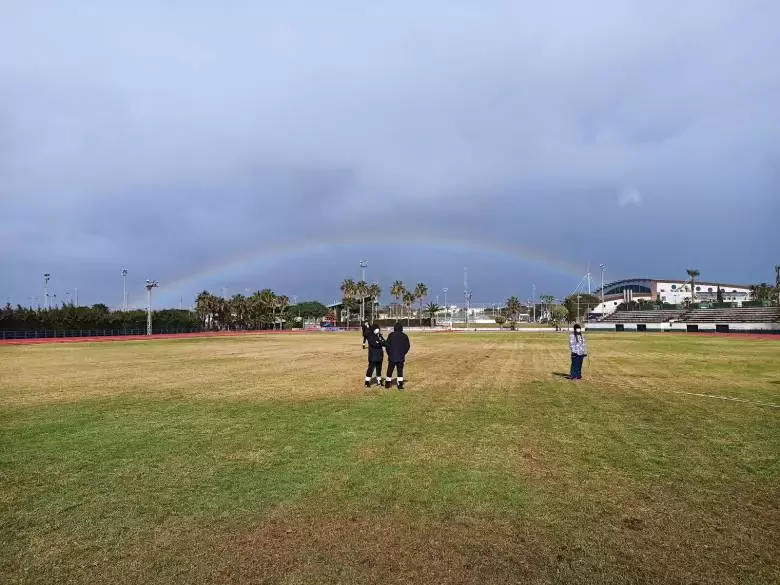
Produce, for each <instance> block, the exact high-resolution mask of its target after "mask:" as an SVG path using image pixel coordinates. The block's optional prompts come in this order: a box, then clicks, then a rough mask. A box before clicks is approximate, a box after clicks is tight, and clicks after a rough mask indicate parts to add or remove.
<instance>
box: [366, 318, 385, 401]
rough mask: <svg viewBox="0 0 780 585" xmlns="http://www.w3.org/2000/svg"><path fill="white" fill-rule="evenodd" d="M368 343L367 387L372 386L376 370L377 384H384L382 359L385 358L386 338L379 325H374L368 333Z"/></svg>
mask: <svg viewBox="0 0 780 585" xmlns="http://www.w3.org/2000/svg"><path fill="white" fill-rule="evenodd" d="M366 343H367V344H368V369H367V370H366V388H370V387H371V377H372V376H373V374H374V372H376V385H377V386H381V385H382V361H383V360H384V357H385V354H384V351H383V349H384V347H385V338H384V337H382V332H381V331H380V330H379V326H378V325H372V326H371V327H370V328H369V330H368V333H367V335H366Z"/></svg>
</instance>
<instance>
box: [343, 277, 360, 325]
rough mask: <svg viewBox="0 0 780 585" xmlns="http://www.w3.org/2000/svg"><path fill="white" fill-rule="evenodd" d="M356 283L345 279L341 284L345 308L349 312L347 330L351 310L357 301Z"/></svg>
mask: <svg viewBox="0 0 780 585" xmlns="http://www.w3.org/2000/svg"><path fill="white" fill-rule="evenodd" d="M355 286H356V285H355V281H354V280H352V279H351V278H345V279H344V282H342V283H341V287H340V288H341V295H342V302H343V304H344V308H345V309H346V310H347V329H349V309H350V307H351V306H352V302H353V301H354V300H355V292H356V291H355Z"/></svg>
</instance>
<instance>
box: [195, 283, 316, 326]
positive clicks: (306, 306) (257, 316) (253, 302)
mask: <svg viewBox="0 0 780 585" xmlns="http://www.w3.org/2000/svg"><path fill="white" fill-rule="evenodd" d="M195 314H196V315H197V319H198V322H199V324H200V326H201V328H202V329H203V330H205V331H224V330H236V329H238V330H257V329H284V328H288V329H289V328H291V327H293V326H295V325H296V324H298V323H301V324H302V323H303V322H305V321H308V320H316V321H319V320H321V319H324V318H325V317H326V316H327V314H328V308H327V307H326V306H325V305H323V304H322V303H320V302H317V301H306V302H302V303H298V304H296V305H292V304H290V299H289V297H287V296H286V295H277V294H276V293H275V292H274V291H272V290H271V289H270V288H266V289H263V290H260V291H256V292H254V293H252V294H251V295H249V296H244V295H240V294H238V295H233V296H232V297H231V298H229V299H226V298H223V297H218V296H216V295H213V294H211V293H210V292H208V291H206V290H204V291H203V292H201V293H200V294H199V295H198V296H197V298H196V299H195Z"/></svg>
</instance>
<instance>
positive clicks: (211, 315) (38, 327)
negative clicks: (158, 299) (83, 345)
mask: <svg viewBox="0 0 780 585" xmlns="http://www.w3.org/2000/svg"><path fill="white" fill-rule="evenodd" d="M327 313H328V309H327V307H325V305H323V304H322V303H320V302H317V301H306V302H302V303H298V304H297V305H291V304H290V302H289V299H288V298H287V297H286V296H283V295H277V294H276V293H274V292H273V291H272V290H270V289H264V290H262V291H258V292H256V293H254V294H252V295H251V296H249V297H245V296H243V295H234V296H233V297H232V298H230V299H224V298H221V297H217V296H215V295H213V294H211V293H209V292H208V291H203V292H201V293H200V294H199V295H198V297H197V298H196V308H195V310H194V311H190V310H180V309H162V310H158V311H152V327H153V330H154V331H175V330H190V331H198V330H201V331H222V330H229V329H230V330H232V329H243V330H250V329H251V330H254V329H272V328H279V329H283V328H285V329H289V328H292V327H293V326H295V325H296V324H303V323H304V322H306V321H307V320H319V319H323V318H324V317H325V316H326V315H327ZM146 319H147V313H146V311H145V310H130V311H111V310H110V309H109V308H108V307H107V306H106V305H104V304H102V303H98V304H95V305H92V306H91V307H89V306H79V307H77V306H75V305H74V304H73V303H63V304H62V305H59V306H55V307H52V308H50V309H49V308H45V309H41V308H31V307H22V306H21V305H17V306H16V307H15V308H14V307H12V306H11V305H10V304H7V305H6V306H5V307H4V308H3V309H1V310H0V331H130V330H139V331H146Z"/></svg>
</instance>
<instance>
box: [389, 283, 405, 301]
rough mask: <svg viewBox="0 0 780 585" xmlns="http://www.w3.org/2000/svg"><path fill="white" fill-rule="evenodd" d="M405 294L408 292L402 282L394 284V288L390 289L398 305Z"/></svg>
mask: <svg viewBox="0 0 780 585" xmlns="http://www.w3.org/2000/svg"><path fill="white" fill-rule="evenodd" d="M405 292H406V287H405V286H404V283H403V281H402V280H396V281H395V282H394V283H393V286H391V287H390V294H391V295H392V297H393V298H394V299H395V301H396V303H397V302H398V301H400V300H401V299H403V298H404V293H405Z"/></svg>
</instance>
